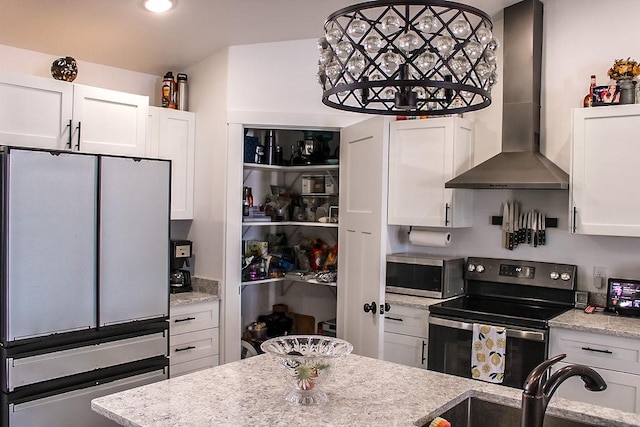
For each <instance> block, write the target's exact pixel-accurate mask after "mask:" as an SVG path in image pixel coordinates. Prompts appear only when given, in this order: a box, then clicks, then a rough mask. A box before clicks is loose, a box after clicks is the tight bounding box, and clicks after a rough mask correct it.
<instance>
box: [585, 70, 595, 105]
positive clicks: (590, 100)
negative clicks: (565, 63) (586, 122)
mask: <svg viewBox="0 0 640 427" xmlns="http://www.w3.org/2000/svg"><path fill="white" fill-rule="evenodd" d="M595 87H596V76H595V74H592V75H591V85H590V86H589V93H587V94H586V95H585V96H584V101H583V103H582V106H583V107H585V108H586V107H591V105H592V104H593V89H594V88H595Z"/></svg>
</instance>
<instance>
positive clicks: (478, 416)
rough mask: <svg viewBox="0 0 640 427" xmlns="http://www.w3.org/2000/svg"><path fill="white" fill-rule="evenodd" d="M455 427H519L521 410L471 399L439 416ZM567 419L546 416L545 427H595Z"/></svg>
mask: <svg viewBox="0 0 640 427" xmlns="http://www.w3.org/2000/svg"><path fill="white" fill-rule="evenodd" d="M438 416H439V417H442V418H444V419H445V420H447V421H449V422H450V423H451V425H452V426H455V427H481V426H492V427H517V426H519V425H520V408H514V407H512V406H507V405H503V404H500V403H494V402H489V401H486V400H483V399H480V398H478V397H469V398H467V399H465V400H463V401H462V402H460V403H458V404H457V405H456V406H454V407H453V408H451V409H449V410H448V411H446V412H443V413H442V414H440V415H438ZM595 426H596V424H588V423H583V422H578V421H572V420H567V419H565V418H561V417H557V416H553V415H548V414H547V415H546V416H545V418H544V427H595Z"/></svg>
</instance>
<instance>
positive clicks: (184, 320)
mask: <svg viewBox="0 0 640 427" xmlns="http://www.w3.org/2000/svg"><path fill="white" fill-rule="evenodd" d="M189 320H196V318H195V317H185V318H184V319H176V320H174V322H175V323H180V322H187V321H189Z"/></svg>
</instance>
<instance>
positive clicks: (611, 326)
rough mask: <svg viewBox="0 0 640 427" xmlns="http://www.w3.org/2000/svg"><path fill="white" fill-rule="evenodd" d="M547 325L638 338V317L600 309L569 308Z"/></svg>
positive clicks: (639, 322) (639, 330)
mask: <svg viewBox="0 0 640 427" xmlns="http://www.w3.org/2000/svg"><path fill="white" fill-rule="evenodd" d="M549 326H550V327H552V328H563V329H572V330H575V331H582V332H594V333H598V334H603V335H613V336H617V337H626V338H635V339H639V338H640V318H636V317H625V316H618V315H616V314H609V313H605V312H602V311H599V312H596V313H593V314H586V313H585V312H584V311H583V310H569V311H567V312H565V313H563V314H561V315H560V316H558V317H555V318H553V319H551V320H550V321H549Z"/></svg>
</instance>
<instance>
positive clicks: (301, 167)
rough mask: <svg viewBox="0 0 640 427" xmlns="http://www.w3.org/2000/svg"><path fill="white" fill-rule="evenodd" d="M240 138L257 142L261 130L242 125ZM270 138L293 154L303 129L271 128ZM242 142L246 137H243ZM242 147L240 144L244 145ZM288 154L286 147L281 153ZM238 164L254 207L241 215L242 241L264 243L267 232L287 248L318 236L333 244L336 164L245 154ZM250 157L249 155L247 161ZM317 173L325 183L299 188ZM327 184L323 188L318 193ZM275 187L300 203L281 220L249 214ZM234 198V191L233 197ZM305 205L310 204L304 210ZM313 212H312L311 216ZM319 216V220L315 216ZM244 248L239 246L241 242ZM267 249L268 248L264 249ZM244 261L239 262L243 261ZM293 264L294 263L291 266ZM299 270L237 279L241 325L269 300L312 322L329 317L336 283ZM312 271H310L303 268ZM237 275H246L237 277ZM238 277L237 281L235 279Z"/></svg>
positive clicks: (261, 137)
mask: <svg viewBox="0 0 640 427" xmlns="http://www.w3.org/2000/svg"><path fill="white" fill-rule="evenodd" d="M244 129H245V137H246V136H247V135H249V136H254V137H256V138H257V139H258V141H264V139H265V135H266V132H267V129H262V128H247V127H245V128H244ZM275 133H276V141H277V143H278V145H280V146H281V147H283V149H285V150H286V149H288V147H291V148H292V150H291V153H292V155H291V157H293V153H294V147H298V143H299V142H298V141H301V140H302V139H304V137H305V136H306V135H307V133H306V132H305V131H304V130H294V129H278V130H276V131H275ZM332 135H333V140H332V141H331V143H330V144H331V147H330V148H331V152H335V151H336V148H337V147H338V145H339V138H340V134H339V132H335V131H334V132H332ZM245 141H246V139H245ZM245 148H246V147H245ZM285 153H286V154H288V152H287V151H285ZM286 154H285V162H286V163H290V161H291V157H287V156H286ZM244 160H245V161H244V163H243V164H242V173H243V176H242V184H243V186H247V187H251V188H252V195H253V200H254V209H253V210H252V211H251V214H252V215H251V216H250V217H243V219H242V222H241V225H242V233H241V235H242V240H243V242H248V241H251V240H257V241H267V240H268V239H267V237H266V236H267V235H269V234H271V235H273V234H284V235H285V236H286V241H287V247H289V248H293V247H294V245H296V244H298V243H300V242H302V241H303V240H304V239H321V240H322V241H323V242H325V243H326V244H327V245H328V246H330V247H332V246H333V245H336V244H337V243H338V230H339V226H340V224H339V223H338V208H337V205H338V197H339V185H338V184H339V183H338V176H339V171H340V165H339V164H338V160H337V159H329V160H327V161H326V162H324V163H326V164H294V165H288V164H287V165H269V164H258V163H251V162H248V161H247V156H246V155H245V159H244ZM251 160H252V159H251ZM310 176H313V177H321V178H320V181H323V180H324V182H325V183H327V184H329V183H330V184H329V185H325V186H324V188H319V189H318V188H313V189H312V191H303V179H307V178H308V177H310ZM325 188H327V189H328V190H327V191H323V190H324V189H325ZM278 191H285V192H288V193H292V194H295V195H299V196H300V197H301V198H302V200H303V202H304V203H302V206H301V207H300V208H299V209H298V210H297V213H296V215H295V216H294V213H293V210H292V209H289V210H288V211H287V212H288V214H289V215H288V216H289V217H287V215H286V214H285V217H284V218H283V220H277V221H276V220H272V219H271V218H269V217H265V216H263V215H264V212H255V211H256V210H257V209H258V206H259V205H260V204H263V203H265V198H266V197H267V196H268V195H273V194H274V193H277V192H278ZM239 197H240V195H239ZM309 206H312V207H311V208H309ZM316 214H317V215H316ZM320 218H322V221H323V222H320V221H319V219H320ZM243 247H244V244H243ZM268 250H269V252H271V248H269V249H268ZM243 265H244V263H243ZM297 267H298V266H296V268H297ZM305 273H307V272H306V271H301V274H300V275H299V276H298V275H296V274H291V273H289V274H285V276H284V277H273V278H265V279H259V280H243V281H241V283H240V296H241V313H242V319H241V322H242V327H243V328H246V326H247V325H248V324H250V323H251V322H252V321H255V320H256V319H257V317H258V316H259V315H265V314H269V313H270V312H271V308H272V305H273V304H286V305H287V306H288V308H289V310H290V311H291V312H296V313H302V314H307V315H311V316H314V318H315V321H316V323H319V322H321V321H326V320H330V319H334V318H335V317H336V310H337V301H336V296H337V287H338V283H337V282H323V281H319V280H317V279H316V278H310V279H307V278H305V277H309V276H311V274H305ZM308 273H313V272H308ZM240 276H241V278H243V277H244V278H245V279H246V276H244V275H242V274H241V275H240ZM241 280H242V279H241Z"/></svg>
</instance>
